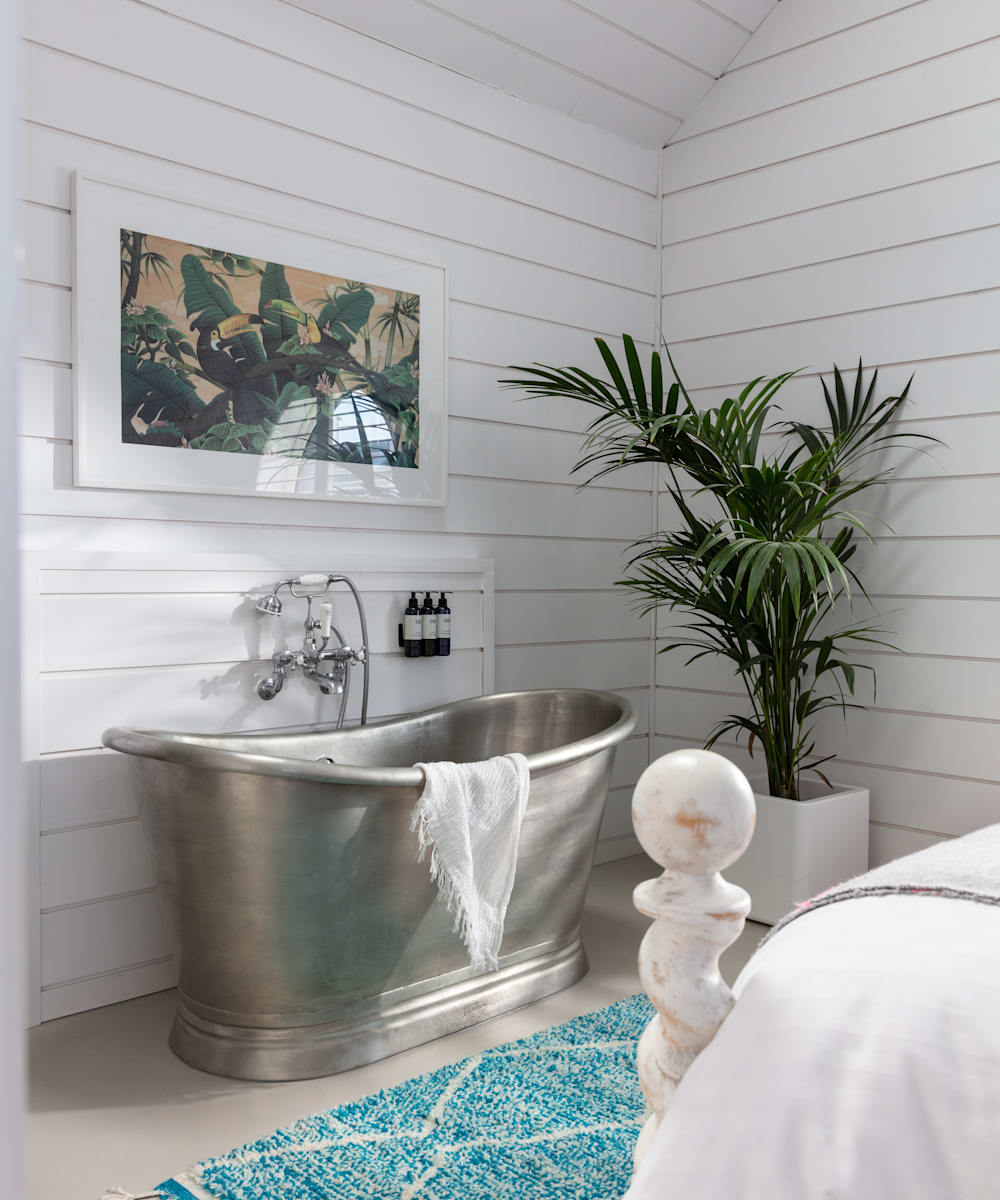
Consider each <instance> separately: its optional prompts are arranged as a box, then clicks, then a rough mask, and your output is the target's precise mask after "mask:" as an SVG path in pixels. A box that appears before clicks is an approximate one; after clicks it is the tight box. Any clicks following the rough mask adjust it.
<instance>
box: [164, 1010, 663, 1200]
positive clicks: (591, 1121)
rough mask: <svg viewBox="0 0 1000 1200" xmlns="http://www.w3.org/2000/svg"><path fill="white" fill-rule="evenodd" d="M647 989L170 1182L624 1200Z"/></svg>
mask: <svg viewBox="0 0 1000 1200" xmlns="http://www.w3.org/2000/svg"><path fill="white" fill-rule="evenodd" d="M652 1015H653V1008H652V1005H651V1004H650V1003H649V1001H648V1000H647V999H646V997H645V996H641V995H640V996H631V997H629V998H628V999H626V1000H620V1001H618V1003H617V1004H612V1005H609V1006H608V1007H607V1008H602V1009H599V1010H598V1011H597V1012H593V1013H587V1014H586V1015H585V1016H582V1017H575V1018H574V1019H573V1020H572V1021H567V1022H565V1024H562V1025H556V1026H555V1027H554V1028H552V1029H545V1030H543V1031H542V1032H541V1033H536V1034H534V1035H533V1036H532V1037H528V1038H522V1039H521V1040H520V1041H517V1042H508V1043H507V1044H506V1045H504V1046H496V1047H494V1048H492V1049H490V1050H486V1051H484V1052H483V1053H482V1054H476V1055H474V1056H473V1057H472V1058H467V1059H464V1060H463V1061H462V1062H459V1063H454V1064H453V1065H451V1066H447V1067H441V1068H440V1069H439V1070H437V1071H431V1072H430V1073H429V1074H427V1075H421V1076H418V1077H417V1078H416V1079H410V1080H407V1082H406V1083H401V1084H399V1085H398V1086H397V1087H394V1088H389V1089H387V1090H386V1091H382V1092H378V1093H376V1094H375V1095H372V1096H366V1097H364V1099H362V1100H357V1101H355V1102H353V1103H351V1104H345V1105H343V1106H342V1107H340V1108H334V1109H331V1110H330V1111H329V1112H325V1113H320V1114H318V1115H316V1116H313V1117H304V1118H303V1119H302V1120H301V1121H296V1122H295V1124H294V1125H289V1126H287V1127H286V1128H284V1129H279V1130H278V1131H277V1132H276V1133H273V1134H271V1136H270V1137H267V1138H263V1139H261V1140H260V1141H258V1142H253V1143H251V1144H250V1145H248V1146H242V1147H240V1149H238V1150H232V1151H230V1152H229V1153H228V1154H223V1155H220V1157H218V1158H210V1159H208V1160H206V1161H205V1162H202V1163H199V1164H198V1165H197V1166H196V1167H195V1168H194V1169H193V1171H191V1172H189V1173H185V1174H183V1175H178V1176H175V1177H173V1178H172V1179H168V1180H166V1181H165V1182H164V1183H161V1184H160V1185H159V1189H158V1190H159V1191H160V1192H161V1194H162V1195H164V1196H167V1197H171V1198H173V1197H179V1198H180V1200H617V1198H618V1197H620V1196H621V1195H622V1194H623V1192H624V1191H625V1189H626V1188H627V1186H628V1182H629V1176H630V1175H631V1171H632V1148H633V1146H634V1145H635V1140H636V1137H637V1136H638V1133H639V1127H640V1125H641V1124H642V1119H643V1109H644V1103H643V1097H642V1093H641V1092H640V1090H639V1083H638V1079H637V1077H636V1072H635V1048H636V1043H637V1042H638V1040H639V1035H640V1034H641V1033H642V1031H643V1029H644V1028H645V1026H646V1024H647V1022H648V1021H649V1019H650V1017H651V1016H652Z"/></svg>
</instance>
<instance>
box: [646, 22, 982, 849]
mask: <svg viewBox="0 0 1000 1200" xmlns="http://www.w3.org/2000/svg"><path fill="white" fill-rule="evenodd" d="M998 66H1000V10H998V9H997V6H996V5H995V4H991V3H987V2H986V0H954V2H951V0H922V2H920V3H911V4H905V3H900V2H899V0H895V2H893V0H842V2H841V3H838V4H825V5H824V4H818V3H810V2H808V0H785V2H784V3H782V4H780V5H777V6H776V7H775V8H774V9H773V11H772V12H771V13H770V15H769V16H768V18H767V20H766V21H765V22H764V23H763V25H762V26H761V28H760V29H759V30H758V32H757V33H756V34H755V36H754V37H753V38H751V40H750V41H749V43H748V44H747V46H746V47H745V48H744V50H743V51H741V53H740V54H739V55H738V56H737V58H736V60H735V62H734V63H733V66H732V68H731V70H730V71H729V72H728V73H727V75H726V76H725V77H724V78H723V79H722V81H721V82H720V84H719V86H718V87H717V88H715V89H714V90H713V92H712V93H710V95H709V96H708V97H707V98H706V100H705V101H704V102H703V103H702V104H701V105H700V106H699V107H698V109H696V110H695V112H694V113H693V114H692V116H691V118H690V119H689V121H688V122H687V123H686V124H685V125H684V126H683V127H682V128H681V130H680V131H679V132H678V135H677V137H676V139H675V141H674V142H673V143H672V144H671V145H669V146H668V147H667V148H666V149H665V151H664V154H663V190H664V193H665V195H664V202H663V240H664V249H663V257H662V271H663V291H664V293H665V295H664V302H663V325H664V331H665V334H666V336H667V337H668V338H669V339H670V340H671V341H672V342H673V344H674V346H675V352H676V358H677V362H678V365H679V368H680V371H681V373H682V375H683V376H684V379H685V382H686V383H687V385H688V387H689V388H692V389H693V391H694V394H695V395H696V397H697V400H698V403H699V404H703V405H710V404H713V403H718V402H719V400H720V399H721V398H722V397H723V396H725V395H731V394H734V392H735V391H736V390H738V388H739V386H740V385H741V384H742V383H743V382H745V381H746V380H748V379H750V378H752V377H753V376H755V375H758V374H775V373H777V372H779V371H782V370H786V369H789V368H792V367H798V366H801V367H804V368H805V370H804V372H803V375H802V377H800V378H798V379H796V380H794V381H793V382H792V383H790V384H789V385H788V387H787V388H786V389H785V390H784V392H783V394H782V405H783V409H784V413H785V414H788V415H794V416H795V417H801V418H803V419H811V420H816V421H818V422H819V423H823V422H824V413H823V407H822V393H821V390H820V387H819V381H818V378H817V375H818V373H819V372H822V371H826V370H828V369H829V366H830V365H831V364H832V363H833V362H837V363H839V364H840V366H841V367H842V368H847V369H851V367H852V366H853V364H854V363H855V362H856V361H857V359H858V357H859V356H861V357H863V359H864V361H865V363H866V365H867V366H869V367H874V366H876V365H879V366H880V367H881V370H880V380H881V384H880V387H881V390H882V394H887V393H889V392H890V391H894V390H898V389H899V388H900V387H902V386H903V384H904V383H905V381H906V379H907V378H908V377H909V375H910V374H911V373H912V374H914V376H915V378H914V382H913V386H912V389H911V393H910V394H911V399H912V405H911V407H910V408H909V410H908V411H907V414H906V416H907V419H906V421H905V423H902V424H901V425H900V426H899V428H900V429H901V430H907V431H910V432H914V433H926V434H930V435H932V436H935V437H938V438H940V439H941V440H942V441H943V442H944V443H945V445H943V446H936V447H933V448H932V452H931V455H929V456H927V455H911V456H909V457H907V458H906V459H905V460H902V461H901V462H900V469H899V471H898V477H897V479H896V480H894V481H892V482H890V483H889V484H888V485H887V486H886V487H885V488H883V489H881V490H879V491H877V492H873V493H870V494H869V495H868V496H866V497H864V498H863V499H862V501H861V502H860V503H859V507H860V508H863V509H864V510H866V511H867V512H869V513H873V514H875V515H876V516H877V517H880V518H882V519H884V520H885V521H887V522H888V524H889V526H891V529H890V530H885V529H883V528H881V527H878V529H877V532H878V542H877V544H876V545H863V546H862V547H861V549H860V552H859V555H858V570H859V572H860V574H861V577H862V579H863V581H864V583H865V585H866V587H867V588H868V589H869V591H870V592H871V594H872V596H873V599H874V602H875V606H876V608H877V610H878V611H879V612H880V613H881V614H882V616H881V622H882V624H883V625H884V626H885V627H886V628H887V629H889V630H891V631H892V636H891V639H890V640H892V641H893V642H894V643H895V644H896V645H897V646H898V647H899V652H884V653H878V652H876V653H871V654H856V655H852V658H855V659H856V661H858V662H869V663H871V664H872V665H873V666H875V667H876V668H877V671H878V693H877V698H876V700H875V705H874V707H873V708H872V709H871V710H870V711H868V712H851V713H850V714H849V715H848V717H847V720H846V723H845V721H844V720H843V719H842V718H841V717H840V716H839V715H838V714H836V713H827V714H825V715H824V716H823V717H822V718H821V720H820V722H819V725H818V729H817V733H818V746H819V748H820V750H821V752H822V753H824V754H825V753H830V752H833V753H836V754H837V755H838V756H839V759H838V761H836V762H834V763H833V764H832V766H831V767H830V770H831V771H832V772H833V774H834V777H836V778H840V779H843V780H844V781H845V782H848V783H859V784H865V785H867V786H868V787H870V789H871V793H872V821H873V824H872V839H871V857H872V861H873V862H876V863H877V862H881V861H885V860H887V859H888V858H891V857H893V856H895V855H898V854H902V853H906V852H908V851H909V850H913V849H918V848H920V847H921V846H923V845H927V844H931V843H933V842H934V841H935V840H937V839H939V838H940V837H944V836H954V835H957V834H961V833H965V832H968V831H969V830H971V829H975V828H978V827H979V826H981V825H984V824H988V823H990V822H992V821H996V820H998V819H1000V756H998V754H997V751H996V745H997V736H996V735H997V729H998V723H1000V639H998V636H997V629H998V628H1000V622H998V616H1000V600H998V597H1000V555H998V554H997V545H998V539H1000V522H998V518H997V514H998V513H1000V483H998V481H1000V474H998V471H997V466H996V445H997V435H998V434H1000V423H998V422H1000V404H998V396H1000V355H998V353H997V349H996V347H997V340H996V330H997V328H998V322H1000V307H998V305H1000V300H998V297H1000V291H998V290H997V279H996V276H995V272H994V273H992V274H991V270H992V267H993V265H994V264H995V263H996V261H997V259H998V252H1000V241H998V240H997V220H998V218H997V214H998V213H1000V169H998V167H997V162H996V158H997V155H996V146H997V143H998V138H1000V100H998V96H1000V90H998V88H997V82H996V81H997V68H998ZM660 509H661V512H660V520H661V523H663V524H665V525H667V526H669V524H670V522H671V519H672V518H671V513H670V504H669V502H668V501H661V505H660ZM855 616H856V618H857V619H862V620H867V619H869V609H868V607H867V605H866V604H865V603H864V602H863V601H861V600H859V601H858V606H857V609H856V613H855ZM668 623H669V620H668V619H662V618H661V622H660V632H661V633H663V632H665V627H666V625H667V624H668ZM656 675H657V681H658V683H659V684H660V686H659V688H658V689H657V699H656V730H657V733H658V734H659V735H660V740H659V741H658V746H659V747H660V748H663V749H671V748H674V747H676V746H677V745H681V744H685V743H686V742H693V743H697V742H698V741H700V740H701V739H702V738H704V737H705V736H706V735H707V734H708V732H709V731H710V729H711V728H712V727H713V725H714V724H715V722H716V721H718V720H719V719H720V718H722V717H724V716H725V715H726V714H727V713H729V712H740V711H742V710H743V708H744V706H745V703H746V701H745V700H744V699H743V697H742V695H741V694H740V689H739V687H738V685H737V684H736V681H735V680H734V678H733V676H732V673H731V671H729V670H728V668H727V667H726V665H725V664H723V663H710V662H708V661H703V662H700V663H698V664H695V665H694V666H693V667H691V668H685V667H684V666H683V659H682V656H681V655H679V654H676V653H675V654H671V655H670V656H661V657H660V658H659V660H658V662H657V672H656ZM859 693H860V694H861V696H862V698H869V699H870V695H871V693H870V689H869V686H868V684H867V683H866V682H865V681H864V680H862V681H861V682H860V684H859ZM733 741H734V739H733V738H732V736H731V735H729V736H728V744H721V745H720V747H719V748H720V749H722V750H723V752H724V753H727V754H731V755H732V756H733V757H734V758H735V759H736V761H738V762H740V764H741V765H749V766H751V767H752V766H753V764H750V763H748V761H747V759H746V752H745V749H739V748H737V747H735V746H734V745H732V742H733ZM759 766H760V764H759V763H758V764H757V767H758V769H759Z"/></svg>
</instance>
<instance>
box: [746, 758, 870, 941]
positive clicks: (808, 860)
mask: <svg viewBox="0 0 1000 1200" xmlns="http://www.w3.org/2000/svg"><path fill="white" fill-rule="evenodd" d="M750 784H751V786H752V787H753V789H754V800H755V801H756V803H757V824H756V827H755V828H754V834H753V837H752V838H751V839H750V845H749V846H748V847H747V848H746V851H745V852H744V854H743V856H742V858H739V859H737V861H736V862H734V863H733V865H732V866H731V867H727V868H726V869H725V871H723V875H724V876H725V878H726V879H728V880H730V881H731V882H732V883H738V884H739V885H740V887H742V888H745V889H746V890H747V891H748V892H749V893H750V903H751V908H750V919H751V920H752V921H761V922H763V924H765V925H773V924H775V922H777V921H779V920H780V919H781V918H782V917H783V916H784V915H785V913H787V912H790V911H791V910H792V909H793V908H794V907H795V905H796V903H797V902H798V901H800V900H808V899H809V898H810V897H812V896H815V895H816V894H817V892H822V891H825V890H826V889H827V888H829V887H832V886H833V885H834V884H835V883H842V882H843V881H844V880H845V879H850V878H852V876H854V875H860V874H862V872H864V871H867V870H868V789H867V788H849V787H845V786H843V785H840V784H834V790H833V791H832V792H831V791H830V790H829V788H827V787H826V785H825V784H824V783H822V782H821V781H819V780H816V781H812V780H810V781H808V782H806V781H803V783H802V795H803V799H801V800H786V799H784V798H783V797H781V796H771V795H768V794H767V792H766V791H759V790H758V789H759V788H762V787H763V788H766V787H767V781H766V779H751V780H750Z"/></svg>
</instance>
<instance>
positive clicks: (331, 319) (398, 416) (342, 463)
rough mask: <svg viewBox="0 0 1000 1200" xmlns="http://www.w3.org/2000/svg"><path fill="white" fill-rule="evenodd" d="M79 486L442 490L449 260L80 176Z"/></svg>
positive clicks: (356, 493) (375, 498) (316, 493)
mask: <svg viewBox="0 0 1000 1200" xmlns="http://www.w3.org/2000/svg"><path fill="white" fill-rule="evenodd" d="M73 217H74V231H75V248H74V257H75V278H74V288H73V299H74V413H75V430H74V447H75V482H76V484H77V485H78V486H81V487H101V488H131V489H137V490H150V489H152V490H158V491H186V492H209V493H211V492H220V493H230V494H236V495H261V494H264V495H270V496H285V497H289V498H295V499H312V500H315V499H328V500H342V501H361V502H382V503H391V504H429V505H440V504H444V503H445V499H446V495H445V492H446V483H447V458H446V450H447V447H446V395H445V393H446V381H447V370H446V346H445V315H446V308H447V292H446V280H445V272H444V268H443V267H440V266H437V265H434V264H432V263H427V262H418V261H414V260H412V259H409V258H405V257H401V256H400V255H398V254H394V253H390V252H387V251H381V250H374V249H370V248H368V247H362V246H357V245H352V244H349V243H346V242H343V241H338V240H337V238H336V236H335V231H331V233H330V234H322V233H316V232H305V231H302V230H298V229H290V228H285V227H283V226H277V225H275V224H273V223H269V222H267V221H266V220H263V219H261V218H259V217H252V216H247V215H241V214H237V213H230V212H226V213H223V212H218V211H216V210H214V209H212V208H208V207H206V206H205V204H204V203H199V202H195V201H192V200H181V199H176V198H171V197H166V196H153V195H150V194H148V193H146V192H143V191H142V190H141V189H140V188H138V187H134V186H130V185H128V184H123V183H115V182H111V181H107V180H102V179H96V178H93V177H90V176H85V175H81V174H79V173H78V174H77V175H76V176H75V178H74V202H73Z"/></svg>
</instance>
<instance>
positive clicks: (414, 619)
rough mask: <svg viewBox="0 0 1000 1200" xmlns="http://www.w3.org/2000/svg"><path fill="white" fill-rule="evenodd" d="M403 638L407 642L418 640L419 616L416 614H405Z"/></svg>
mask: <svg viewBox="0 0 1000 1200" xmlns="http://www.w3.org/2000/svg"><path fill="white" fill-rule="evenodd" d="M403 638H404V639H405V640H406V641H408V642H416V641H419V640H420V616H419V614H418V613H406V614H405V615H404V616H403Z"/></svg>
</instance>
